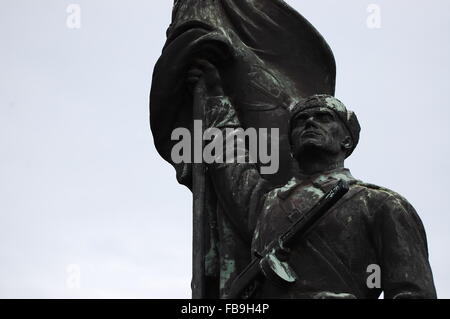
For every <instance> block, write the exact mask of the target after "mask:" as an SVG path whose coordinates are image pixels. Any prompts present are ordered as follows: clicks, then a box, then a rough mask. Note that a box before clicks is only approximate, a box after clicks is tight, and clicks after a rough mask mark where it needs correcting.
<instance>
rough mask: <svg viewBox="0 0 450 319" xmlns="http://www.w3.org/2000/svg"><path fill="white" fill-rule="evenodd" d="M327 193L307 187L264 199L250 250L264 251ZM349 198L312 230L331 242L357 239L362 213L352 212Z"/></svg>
mask: <svg viewBox="0 0 450 319" xmlns="http://www.w3.org/2000/svg"><path fill="white" fill-rule="evenodd" d="M326 191H327V189H326V188H322V187H315V186H307V187H301V188H298V189H296V190H295V191H294V192H293V193H292V194H290V195H289V197H287V198H284V199H283V198H280V197H278V196H275V197H273V198H269V199H267V200H266V203H265V205H264V207H263V211H262V212H261V215H260V218H259V222H258V225H257V228H256V230H255V234H254V238H253V245H252V246H253V249H254V250H257V251H258V252H261V251H263V250H264V247H265V246H266V245H268V244H269V243H270V242H271V241H273V240H275V239H276V238H277V237H278V236H280V235H281V234H282V233H283V232H285V231H286V230H287V229H288V228H289V227H290V226H291V225H292V224H294V223H295V222H296V221H297V220H298V219H299V218H301V217H302V216H304V215H305V214H306V213H307V212H308V211H309V210H310V209H312V208H313V207H314V205H315V204H317V202H318V201H319V200H320V198H321V197H322V196H323V195H324V194H325V192H326ZM348 199H349V198H345V197H344V198H343V199H341V201H340V202H338V203H337V204H336V205H335V206H334V207H333V208H332V209H330V211H328V212H327V214H326V216H325V217H324V218H323V219H322V220H321V221H320V223H319V224H318V225H317V226H316V228H315V229H314V231H316V232H318V233H321V234H322V235H323V236H324V237H325V238H328V239H329V240H330V241H338V242H342V241H345V240H349V239H354V240H357V238H356V236H357V235H358V233H359V232H360V229H361V222H362V221H361V212H360V209H359V208H356V207H355V208H353V209H352V206H351V205H349V200H348Z"/></svg>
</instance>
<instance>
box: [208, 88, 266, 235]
mask: <svg viewBox="0 0 450 319" xmlns="http://www.w3.org/2000/svg"><path fill="white" fill-rule="evenodd" d="M206 120H207V122H208V126H209V127H210V128H213V129H214V130H216V133H219V132H220V134H219V135H218V136H216V138H215V139H214V140H213V141H212V142H211V143H214V144H215V146H216V147H217V149H218V150H220V151H219V152H218V153H217V154H216V158H215V160H214V161H213V162H212V163H210V164H209V165H208V172H209V175H210V176H211V179H212V182H213V185H214V188H215V190H216V193H217V197H218V199H219V202H220V204H221V205H222V207H223V208H224V211H225V212H226V214H227V215H228V218H229V219H230V220H231V222H232V223H233V225H234V226H235V227H236V228H237V229H239V230H240V231H241V233H242V234H243V235H244V236H245V237H246V238H247V239H248V240H251V237H252V234H253V230H254V229H255V226H256V222H257V218H258V216H259V212H260V210H261V206H262V204H263V202H264V198H265V194H266V192H267V190H268V189H269V187H270V185H269V182H268V181H267V180H265V179H264V178H262V177H261V175H260V174H259V171H258V168H257V166H256V165H255V164H254V163H255V162H256V161H255V159H251V158H250V155H249V153H248V151H247V149H246V148H245V140H243V135H241V134H239V130H241V132H242V129H241V128H240V126H241V125H240V123H239V120H238V117H237V115H236V112H235V110H234V108H233V106H232V104H231V102H230V100H229V99H228V98H227V97H224V96H220V97H210V98H208V101H207V115H206ZM209 145H210V146H211V144H209ZM252 163H253V164H252Z"/></svg>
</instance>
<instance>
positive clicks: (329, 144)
mask: <svg viewBox="0 0 450 319" xmlns="http://www.w3.org/2000/svg"><path fill="white" fill-rule="evenodd" d="M292 127H293V131H292V133H291V141H292V148H293V150H292V151H293V155H294V157H295V158H297V159H299V158H301V157H304V155H308V153H309V154H313V152H316V153H317V152H323V153H326V154H329V155H335V156H337V155H341V154H343V153H345V152H346V150H344V149H343V146H342V145H343V143H344V141H345V140H347V139H348V138H349V136H348V134H347V130H346V128H345V127H344V125H343V123H342V122H341V121H340V119H339V118H338V117H337V115H336V114H335V113H334V112H333V111H332V110H330V109H328V108H325V107H317V108H311V109H307V110H305V111H303V112H301V113H300V114H298V115H297V117H296V118H295V120H294V123H293V126H292Z"/></svg>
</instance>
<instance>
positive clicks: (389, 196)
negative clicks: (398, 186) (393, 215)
mask: <svg viewBox="0 0 450 319" xmlns="http://www.w3.org/2000/svg"><path fill="white" fill-rule="evenodd" d="M352 188H354V189H355V190H358V191H359V192H360V193H361V194H364V195H365V196H366V197H368V198H369V199H373V200H374V201H376V202H378V203H381V202H393V203H398V204H402V205H406V206H410V203H409V202H408V200H407V199H406V198H405V197H403V196H402V195H400V194H399V193H397V192H395V191H393V190H392V189H389V188H386V187H383V186H379V185H375V184H371V183H366V182H362V181H357V182H356V183H354V184H353V185H352Z"/></svg>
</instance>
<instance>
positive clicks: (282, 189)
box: [266, 178, 298, 200]
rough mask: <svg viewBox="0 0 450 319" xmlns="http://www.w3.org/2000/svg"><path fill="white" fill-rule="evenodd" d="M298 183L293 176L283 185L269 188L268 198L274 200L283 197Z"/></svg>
mask: <svg viewBox="0 0 450 319" xmlns="http://www.w3.org/2000/svg"><path fill="white" fill-rule="evenodd" d="M297 185H298V183H297V181H296V179H295V178H292V179H290V180H289V181H288V182H287V183H286V184H285V185H283V186H273V187H271V188H269V189H268V191H267V193H266V199H269V200H274V199H277V198H279V197H280V196H281V197H282V196H283V195H284V194H286V193H289V192H291V191H292V190H293V189H294V188H295V187H296V186H297Z"/></svg>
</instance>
